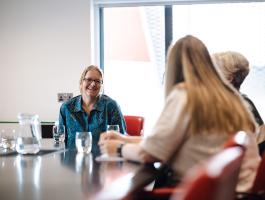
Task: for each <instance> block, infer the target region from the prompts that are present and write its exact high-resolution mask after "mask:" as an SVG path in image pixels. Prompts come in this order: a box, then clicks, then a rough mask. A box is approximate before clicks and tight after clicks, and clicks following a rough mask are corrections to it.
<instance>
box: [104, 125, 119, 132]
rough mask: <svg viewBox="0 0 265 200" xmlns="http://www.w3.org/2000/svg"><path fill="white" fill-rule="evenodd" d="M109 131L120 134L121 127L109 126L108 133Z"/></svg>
mask: <svg viewBox="0 0 265 200" xmlns="http://www.w3.org/2000/svg"><path fill="white" fill-rule="evenodd" d="M108 131H117V132H120V127H119V125H117V124H114V125H107V132H108Z"/></svg>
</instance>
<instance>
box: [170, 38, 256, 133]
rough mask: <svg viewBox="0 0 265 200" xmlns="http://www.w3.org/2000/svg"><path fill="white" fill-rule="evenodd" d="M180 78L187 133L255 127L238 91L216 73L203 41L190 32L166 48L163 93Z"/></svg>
mask: <svg viewBox="0 0 265 200" xmlns="http://www.w3.org/2000/svg"><path fill="white" fill-rule="evenodd" d="M181 82H184V83H185V88H186V90H187V104H186V106H185V108H184V109H183V112H182V115H183V117H182V118H184V115H188V116H189V117H190V123H189V125H188V132H189V133H192V134H196V133H202V132H206V133H212V132H216V131H218V132H221V133H234V132H236V131H239V130H244V131H247V132H254V131H255V128H256V126H255V123H254V120H253V117H252V115H251V114H250V112H249V111H248V109H247V108H246V106H245V105H244V103H243V101H242V99H241V97H240V95H239V93H238V92H237V91H236V90H234V89H233V88H232V87H230V86H229V85H228V84H226V83H225V82H224V81H223V79H222V78H221V77H220V75H219V73H218V71H217V70H216V69H215V66H214V64H213V62H212V60H211V57H210V54H209V52H208V50H207V48H206V46H205V45H204V44H203V42H202V41H200V40H199V39H197V38H196V37H193V36H191V35H188V36H186V37H184V38H181V39H180V40H178V41H177V42H176V43H175V44H174V45H173V46H172V47H171V49H170V50H169V53H168V60H167V68H166V88H165V89H166V90H165V91H166V93H165V94H166V96H167V95H168V94H169V92H170V90H171V89H172V87H173V86H174V85H176V84H178V83H181Z"/></svg>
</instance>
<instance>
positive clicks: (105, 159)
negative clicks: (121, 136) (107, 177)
mask: <svg viewBox="0 0 265 200" xmlns="http://www.w3.org/2000/svg"><path fill="white" fill-rule="evenodd" d="M96 161H98V162H118V161H124V158H121V157H117V156H108V155H107V154H103V155H101V156H98V157H96Z"/></svg>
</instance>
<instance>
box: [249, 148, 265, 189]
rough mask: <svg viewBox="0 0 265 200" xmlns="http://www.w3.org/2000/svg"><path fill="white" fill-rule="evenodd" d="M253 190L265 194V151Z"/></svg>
mask: <svg viewBox="0 0 265 200" xmlns="http://www.w3.org/2000/svg"><path fill="white" fill-rule="evenodd" d="M252 192H253V193H256V194H265V153H263V156H262V160H261V162H260V164H259V168H258V171H257V174H256V178H255V180H254V183H253V187H252Z"/></svg>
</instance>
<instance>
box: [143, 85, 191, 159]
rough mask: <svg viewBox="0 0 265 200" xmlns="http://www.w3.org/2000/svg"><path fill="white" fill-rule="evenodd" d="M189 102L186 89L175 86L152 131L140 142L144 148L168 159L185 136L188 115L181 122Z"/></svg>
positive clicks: (150, 152)
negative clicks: (184, 109)
mask: <svg viewBox="0 0 265 200" xmlns="http://www.w3.org/2000/svg"><path fill="white" fill-rule="evenodd" d="M186 102H187V95H186V91H185V90H184V89H178V88H174V89H173V90H172V91H171V93H170V94H169V96H168V98H167V99H166V102H165V105H164V108H163V110H162V113H161V115H160V117H159V119H158V121H157V122H156V124H155V126H154V128H153V131H152V133H151V134H150V135H149V136H147V137H146V138H144V139H143V140H142V142H141V143H140V145H141V147H142V149H143V150H144V151H146V152H147V153H149V154H151V155H152V156H154V157H155V158H157V159H159V160H161V161H166V160H167V159H169V157H170V156H171V154H172V153H173V151H174V150H175V148H176V146H177V145H178V144H179V143H180V141H181V139H182V138H183V134H184V128H185V127H186V124H187V117H186V116H185V120H181V121H182V123H179V120H180V115H181V113H182V110H183V108H184V107H185V105H186Z"/></svg>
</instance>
